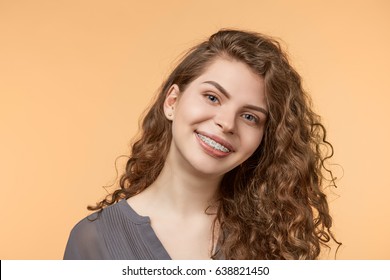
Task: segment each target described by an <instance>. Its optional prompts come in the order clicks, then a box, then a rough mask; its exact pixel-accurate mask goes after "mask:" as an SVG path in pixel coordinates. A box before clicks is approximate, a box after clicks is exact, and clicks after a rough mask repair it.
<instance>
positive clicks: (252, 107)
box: [203, 81, 268, 116]
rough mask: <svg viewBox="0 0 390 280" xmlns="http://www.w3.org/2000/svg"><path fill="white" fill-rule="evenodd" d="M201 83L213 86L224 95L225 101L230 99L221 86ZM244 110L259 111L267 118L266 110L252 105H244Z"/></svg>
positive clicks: (211, 82)
mask: <svg viewBox="0 0 390 280" xmlns="http://www.w3.org/2000/svg"><path fill="white" fill-rule="evenodd" d="M203 83H204V84H210V85H212V86H214V87H215V88H216V89H217V90H218V91H219V92H221V93H222V94H223V95H225V96H226V98H227V99H230V98H231V95H230V94H229V93H228V92H227V90H226V89H224V88H223V86H221V85H220V84H218V83H217V82H215V81H205V82H203ZM244 108H247V109H252V110H255V111H259V112H261V113H263V114H264V115H266V116H268V112H267V110H265V109H264V108H262V107H258V106H254V105H245V106H244Z"/></svg>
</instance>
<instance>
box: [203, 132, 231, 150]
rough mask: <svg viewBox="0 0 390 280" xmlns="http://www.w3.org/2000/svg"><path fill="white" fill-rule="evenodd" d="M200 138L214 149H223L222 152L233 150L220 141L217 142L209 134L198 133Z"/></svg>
mask: <svg viewBox="0 0 390 280" xmlns="http://www.w3.org/2000/svg"><path fill="white" fill-rule="evenodd" d="M197 135H198V137H199V139H200V140H201V141H202V142H204V143H205V144H206V145H207V146H209V147H211V148H213V149H214V150H217V151H221V152H224V153H230V152H231V151H230V150H229V149H228V148H226V147H225V146H224V145H222V144H221V143H218V142H216V141H215V140H213V139H211V138H209V137H207V136H204V135H202V134H199V133H197Z"/></svg>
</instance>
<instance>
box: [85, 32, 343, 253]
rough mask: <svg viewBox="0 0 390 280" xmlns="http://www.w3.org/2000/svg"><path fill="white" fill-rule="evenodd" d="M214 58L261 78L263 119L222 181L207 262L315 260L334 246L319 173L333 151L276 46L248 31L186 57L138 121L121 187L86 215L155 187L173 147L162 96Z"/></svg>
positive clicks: (216, 39)
mask: <svg viewBox="0 0 390 280" xmlns="http://www.w3.org/2000/svg"><path fill="white" fill-rule="evenodd" d="M219 57H228V58H231V59H235V60H238V61H241V62H243V63H245V64H246V65H248V66H249V67H250V68H251V69H252V70H253V71H254V72H255V73H257V74H258V75H259V76H261V77H263V78H264V80H265V94H266V100H267V105H268V110H269V116H268V118H267V121H266V124H265V133H264V137H263V140H262V142H261V144H260V146H259V147H258V148H257V150H256V151H255V152H254V153H253V155H252V156H251V157H250V158H249V159H248V160H246V161H245V162H244V163H243V164H241V165H239V166H237V167H236V168H234V169H233V170H231V171H229V172H228V173H226V174H225V175H224V177H223V179H222V182H221V185H220V199H219V203H218V210H217V214H216V219H215V223H214V225H215V224H218V227H219V230H218V232H219V236H218V244H217V245H218V246H217V247H218V248H219V250H218V252H217V253H215V255H214V256H213V257H214V258H217V257H218V256H222V257H223V258H225V259H316V258H318V256H319V254H320V252H321V249H322V248H323V245H325V246H326V247H329V246H328V245H327V244H328V242H330V241H331V240H333V241H335V242H336V243H338V241H337V240H336V239H335V238H334V236H333V234H332V232H331V230H330V228H331V226H332V218H331V216H330V214H329V207H328V203H327V199H326V195H325V194H324V186H323V184H324V182H327V183H328V184H334V177H333V174H332V172H331V171H330V170H329V169H327V168H326V166H325V161H326V160H327V159H329V158H330V157H332V155H333V147H332V145H331V144H330V143H329V142H328V141H327V140H326V130H325V128H324V126H323V125H322V124H321V121H320V117H319V116H318V115H317V114H315V113H314V112H313V111H312V109H311V101H310V98H309V97H308V96H307V94H306V93H305V91H304V90H303V87H302V82H301V77H300V75H299V74H298V73H297V72H296V71H295V70H294V69H293V67H292V66H291V65H290V63H289V60H288V57H287V54H286V53H285V52H284V51H283V50H282V48H281V46H280V44H279V42H278V41H277V40H275V39H273V38H270V37H268V36H265V35H262V34H258V33H254V32H246V31H239V30H220V31H219V32H217V33H215V34H213V35H212V36H211V37H210V38H209V39H208V40H206V41H204V42H202V43H200V44H199V45H197V46H195V47H193V48H192V49H190V50H189V51H188V52H187V54H186V55H185V56H184V57H183V58H182V60H181V61H180V62H179V63H178V65H177V66H176V68H175V69H174V70H173V72H172V73H171V74H170V75H169V77H168V79H167V80H166V81H165V82H164V83H163V84H162V86H161V88H160V90H159V94H158V95H157V97H156V99H155V102H154V103H153V105H152V106H151V107H150V109H149V111H148V112H147V113H146V115H145V117H144V119H143V122H142V126H141V131H140V136H139V138H138V140H137V141H135V142H134V144H133V145H132V150H131V155H130V157H129V159H128V161H127V164H126V169H125V172H124V174H123V175H122V176H121V177H120V180H119V186H120V188H119V189H117V190H115V191H114V192H113V193H111V194H109V195H108V196H107V197H106V198H105V199H103V200H102V201H100V202H99V203H97V204H96V206H89V207H88V209H89V210H102V209H103V208H104V207H106V206H108V205H111V204H114V203H116V202H118V201H119V200H121V199H125V198H129V197H132V196H134V195H136V194H138V193H140V192H142V191H143V190H144V189H145V188H147V187H148V186H150V185H151V184H152V183H153V182H154V181H155V180H156V178H157V176H158V175H159V174H160V172H161V170H162V168H163V166H164V162H165V160H166V157H167V154H168V152H169V147H170V144H171V140H172V124H171V121H169V120H167V118H166V117H165V114H164V111H163V103H164V100H165V97H166V93H167V91H168V89H169V88H170V87H171V86H172V85H173V84H177V85H178V86H179V88H180V90H181V91H184V90H185V88H186V87H187V86H188V85H189V84H190V83H191V82H192V81H193V80H194V79H196V78H197V77H199V76H200V75H201V74H202V73H203V72H204V71H205V69H206V68H207V67H208V66H209V65H210V64H211V63H212V62H213V61H214V60H215V59H217V58H219ZM326 176H328V178H330V180H329V179H326ZM338 244H340V243H338Z"/></svg>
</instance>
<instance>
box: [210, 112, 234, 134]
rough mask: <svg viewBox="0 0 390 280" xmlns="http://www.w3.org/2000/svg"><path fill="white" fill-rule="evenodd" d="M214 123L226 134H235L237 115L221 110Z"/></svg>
mask: <svg viewBox="0 0 390 280" xmlns="http://www.w3.org/2000/svg"><path fill="white" fill-rule="evenodd" d="M214 122H215V124H216V125H217V126H218V127H219V128H220V129H221V131H222V132H224V133H230V134H233V133H234V132H235V127H236V124H235V114H234V113H232V112H227V111H226V110H221V111H220V112H219V113H218V114H217V115H215V117H214Z"/></svg>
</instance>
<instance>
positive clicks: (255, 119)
mask: <svg viewBox="0 0 390 280" xmlns="http://www.w3.org/2000/svg"><path fill="white" fill-rule="evenodd" d="M205 97H206V98H207V99H208V100H209V101H210V102H211V103H216V102H219V99H218V97H217V96H215V95H213V94H210V93H208V94H206V95H205ZM242 116H246V117H244V119H245V120H247V121H249V122H252V123H254V124H258V123H259V118H258V117H256V116H254V115H252V114H248V113H246V114H242ZM247 117H251V118H252V119H251V120H249V119H248V118H247Z"/></svg>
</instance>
